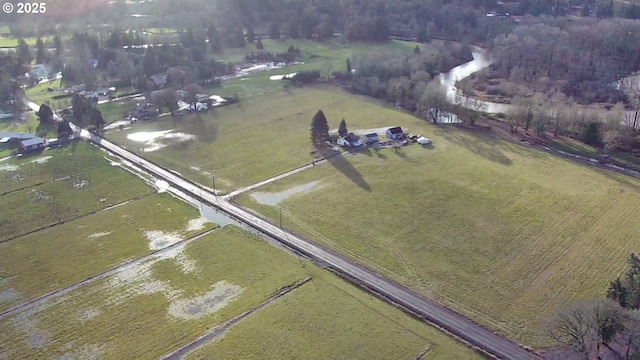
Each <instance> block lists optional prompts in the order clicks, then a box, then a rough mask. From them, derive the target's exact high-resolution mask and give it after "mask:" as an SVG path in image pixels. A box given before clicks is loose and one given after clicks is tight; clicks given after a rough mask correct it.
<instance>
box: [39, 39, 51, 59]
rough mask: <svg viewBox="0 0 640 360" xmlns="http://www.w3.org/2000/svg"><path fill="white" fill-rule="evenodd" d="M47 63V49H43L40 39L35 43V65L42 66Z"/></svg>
mask: <svg viewBox="0 0 640 360" xmlns="http://www.w3.org/2000/svg"><path fill="white" fill-rule="evenodd" d="M46 62H49V61H48V56H47V49H45V47H44V42H43V41H42V39H41V38H38V40H37V41H36V63H38V64H43V63H46Z"/></svg>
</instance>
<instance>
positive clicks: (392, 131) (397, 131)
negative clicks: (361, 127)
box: [386, 126, 405, 140]
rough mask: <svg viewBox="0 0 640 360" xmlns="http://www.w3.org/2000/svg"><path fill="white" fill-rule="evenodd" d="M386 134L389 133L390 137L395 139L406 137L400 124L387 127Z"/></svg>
mask: <svg viewBox="0 0 640 360" xmlns="http://www.w3.org/2000/svg"><path fill="white" fill-rule="evenodd" d="M386 135H387V137H388V138H390V139H394V140H395V139H403V138H404V137H405V134H404V131H403V130H402V128H401V127H399V126H396V127H392V128H389V129H387V131H386Z"/></svg>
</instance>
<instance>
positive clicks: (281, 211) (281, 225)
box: [279, 205, 282, 229]
mask: <svg viewBox="0 0 640 360" xmlns="http://www.w3.org/2000/svg"><path fill="white" fill-rule="evenodd" d="M279 209H280V229H282V205H280V207H279Z"/></svg>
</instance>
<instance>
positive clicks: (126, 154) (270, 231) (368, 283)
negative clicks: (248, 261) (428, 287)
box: [27, 102, 540, 360]
mask: <svg viewBox="0 0 640 360" xmlns="http://www.w3.org/2000/svg"><path fill="white" fill-rule="evenodd" d="M27 105H29V106H30V107H32V108H33V107H36V106H37V105H36V104H33V103H31V104H29V103H28V102H27ZM72 128H73V129H74V131H77V132H78V133H79V134H80V136H81V137H83V138H85V139H87V140H89V141H91V142H93V143H95V144H96V145H99V146H101V147H102V148H104V149H106V150H108V151H110V152H112V153H113V154H115V155H117V156H120V157H122V158H124V159H126V160H128V161H130V162H132V163H134V164H136V165H137V166H139V167H141V168H142V169H144V170H145V171H146V172H148V173H149V174H151V175H153V176H155V177H157V178H159V179H162V180H165V181H167V182H168V183H169V184H171V185H172V186H174V187H176V188H177V189H179V190H182V191H184V192H186V193H187V194H189V195H190V196H193V197H197V198H200V197H201V198H202V200H203V202H205V203H208V205H209V206H211V207H214V208H216V209H217V210H219V211H221V212H223V213H225V214H226V215H227V216H229V217H231V218H232V219H234V220H236V221H238V222H240V223H243V224H246V225H247V226H249V227H251V228H253V229H255V230H257V231H259V232H261V233H263V234H266V235H267V236H270V237H272V238H275V239H277V240H278V241H280V242H281V243H283V244H285V245H286V246H288V247H290V248H292V249H295V250H296V251H299V252H301V253H303V254H305V255H306V256H309V257H310V258H312V259H315V260H317V261H319V262H321V263H323V264H326V265H327V266H328V267H330V268H332V269H334V270H335V271H337V272H338V273H340V274H341V275H343V276H345V277H347V278H348V279H350V280H352V281H353V282H355V283H357V284H358V285H360V286H362V287H365V288H366V289H368V290H369V291H371V292H373V293H376V294H378V295H380V296H382V297H384V298H386V299H387V300H389V301H391V302H393V303H394V304H397V305H400V306H402V307H404V308H406V309H408V310H409V311H411V312H413V313H415V314H417V315H418V316H420V317H422V318H423V319H425V320H427V321H429V322H431V323H433V324H435V325H437V326H439V327H441V328H443V329H445V330H447V331H448V332H450V333H452V334H454V335H456V336H457V337H459V338H461V339H463V340H464V341H466V342H467V343H470V344H472V345H474V346H476V347H478V348H480V349H482V350H483V351H485V352H487V353H488V354H491V355H492V356H495V357H497V358H500V359H513V360H525V359H540V357H539V356H537V355H536V354H534V353H532V352H530V351H528V350H526V349H524V348H522V347H521V346H519V345H518V344H516V343H514V342H512V341H510V340H508V339H506V338H504V337H502V336H499V335H496V334H494V333H493V332H491V331H490V330H487V329H485V328H483V327H481V326H479V325H478V324H476V323H474V322H473V321H471V320H469V319H467V318H465V317H464V316H462V315H460V314H458V313H456V312H454V311H452V310H449V309H447V308H445V307H444V306H442V305H440V304H438V303H436V302H434V301H432V300H429V299H426V298H424V297H422V296H420V295H419V294H417V293H415V292H413V291H411V290H409V289H408V288H406V287H404V286H401V285H399V284H397V283H395V282H393V281H390V280H388V279H386V278H384V277H382V276H381V275H379V274H377V273H375V272H373V271H371V270H369V269H367V268H364V267H363V266H360V265H358V264H357V263H355V262H352V261H350V260H347V259H345V258H343V257H342V256H339V255H337V254H335V253H333V252H331V251H329V250H327V249H324V248H321V247H320V246H318V245H316V244H313V243H311V242H309V241H306V240H304V239H302V238H300V237H297V236H296V235H293V234H291V233H288V232H286V231H284V230H282V229H280V228H279V227H277V226H275V225H273V224H271V223H269V222H267V221H265V220H264V219H262V218H259V217H257V216H255V215H253V214H251V213H249V212H247V211H245V210H243V209H241V208H239V207H237V206H235V205H234V204H232V203H230V202H229V201H227V200H226V199H224V198H222V197H219V196H215V195H214V194H212V193H210V192H209V191H208V190H207V189H206V188H204V187H202V186H199V185H196V184H195V183H193V182H191V181H189V180H187V179H185V178H183V177H182V176H180V175H178V174H176V173H173V172H171V171H169V170H167V169H164V168H162V167H160V166H158V165H156V164H154V163H151V162H149V161H147V160H145V159H143V158H141V157H139V156H138V155H136V154H134V153H132V152H130V151H128V150H125V149H123V148H121V147H119V146H118V145H116V144H113V143H111V142H109V141H107V140H105V139H103V138H101V137H99V136H96V135H94V134H92V133H90V132H88V131H87V130H84V129H80V128H78V127H77V126H75V125H73V126H72Z"/></svg>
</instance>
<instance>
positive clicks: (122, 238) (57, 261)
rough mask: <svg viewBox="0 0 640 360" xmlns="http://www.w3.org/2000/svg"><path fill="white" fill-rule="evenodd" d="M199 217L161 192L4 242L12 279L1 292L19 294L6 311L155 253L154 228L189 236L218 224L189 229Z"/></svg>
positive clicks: (5, 270)
mask: <svg viewBox="0 0 640 360" xmlns="http://www.w3.org/2000/svg"><path fill="white" fill-rule="evenodd" d="M133 181H135V180H133ZM199 216H200V215H199V214H198V211H197V209H194V208H193V207H191V206H189V205H187V204H185V203H183V202H181V201H179V200H177V199H175V198H173V197H172V196H169V195H166V194H159V195H152V196H149V197H145V198H143V199H140V200H136V201H133V202H131V203H128V204H125V205H123V206H119V207H117V208H114V209H110V210H108V211H105V212H100V213H97V214H93V215H87V216H85V217H82V218H80V219H77V220H74V221H70V222H67V223H65V224H62V225H58V226H55V227H53V228H49V229H45V230H42V231H39V232H37V233H34V234H30V235H26V236H24V237H21V238H18V239H17V240H15V241H11V242H8V243H3V244H0V253H1V254H2V256H1V257H0V278H3V279H8V280H7V281H6V282H0V292H3V291H9V289H10V290H11V292H12V293H15V294H19V297H15V298H13V299H11V301H2V302H0V311H2V310H6V309H7V308H9V307H11V306H13V305H16V304H18V303H22V302H26V301H29V300H33V299H35V298H37V297H39V296H42V295H44V294H46V293H49V292H51V291H54V290H56V289H61V288H64V287H67V286H69V285H71V284H74V283H76V282H78V281H81V280H84V279H86V278H88V277H90V276H92V275H95V274H97V273H100V272H102V271H105V270H108V269H110V268H112V267H114V266H116V265H118V264H121V263H123V262H125V261H127V260H131V259H133V258H138V257H140V256H143V255H145V254H147V253H149V252H150V251H152V250H154V249H151V247H153V246H151V245H150V240H149V238H148V235H149V233H148V232H149V231H161V232H162V233H165V234H171V235H175V236H178V237H181V238H188V237H190V236H193V235H195V234H197V233H200V232H202V231H204V230H206V229H208V228H211V227H212V226H213V224H210V223H208V224H203V225H202V228H199V227H195V226H194V227H193V228H189V226H188V225H189V222H190V221H191V220H194V219H198V218H199Z"/></svg>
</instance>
